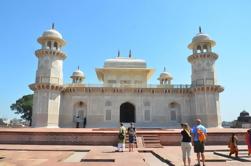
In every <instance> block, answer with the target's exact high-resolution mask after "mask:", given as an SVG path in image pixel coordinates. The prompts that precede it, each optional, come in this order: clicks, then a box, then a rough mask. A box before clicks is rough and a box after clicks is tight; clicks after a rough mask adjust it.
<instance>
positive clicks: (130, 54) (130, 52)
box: [129, 50, 132, 58]
mask: <svg viewBox="0 0 251 166" xmlns="http://www.w3.org/2000/svg"><path fill="white" fill-rule="evenodd" d="M131 57H132V51H131V50H130V51H129V58H131Z"/></svg>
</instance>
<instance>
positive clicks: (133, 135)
mask: <svg viewBox="0 0 251 166" xmlns="http://www.w3.org/2000/svg"><path fill="white" fill-rule="evenodd" d="M127 131H128V136H129V152H133V145H134V142H135V140H136V129H135V127H134V126H133V123H131V126H130V127H128V129H127Z"/></svg>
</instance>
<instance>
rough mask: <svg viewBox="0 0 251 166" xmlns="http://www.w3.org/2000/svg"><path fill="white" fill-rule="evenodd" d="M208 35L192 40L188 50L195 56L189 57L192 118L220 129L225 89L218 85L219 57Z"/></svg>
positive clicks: (197, 36) (200, 35)
mask: <svg viewBox="0 0 251 166" xmlns="http://www.w3.org/2000/svg"><path fill="white" fill-rule="evenodd" d="M215 44H216V43H215V41H213V40H212V39H211V38H210V37H209V36H208V35H207V34H204V33H202V31H201V27H199V33H198V34H197V35H196V36H195V37H194V38H193V39H192V42H191V43H190V44H189V45H188V48H189V49H191V50H192V51H193V54H192V55H190V56H189V57H188V61H189V62H190V63H191V65H192V76H191V80H192V81H191V82H192V87H191V91H192V93H193V97H194V99H193V102H194V103H193V104H192V107H191V108H192V111H193V115H192V117H191V118H200V119H201V120H202V121H204V124H206V126H208V127H218V126H220V125H221V118H220V107H219V93H220V92H222V91H223V90H224V89H223V87H221V86H220V85H217V78H216V69H215V65H214V64H215V61H216V60H217V58H218V55H217V54H216V53H214V52H213V51H212V48H213V47H214V46H215Z"/></svg>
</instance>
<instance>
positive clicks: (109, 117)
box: [105, 110, 112, 120]
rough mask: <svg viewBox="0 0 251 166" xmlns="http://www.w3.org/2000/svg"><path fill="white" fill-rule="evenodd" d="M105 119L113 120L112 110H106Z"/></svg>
mask: <svg viewBox="0 0 251 166" xmlns="http://www.w3.org/2000/svg"><path fill="white" fill-rule="evenodd" d="M105 120H112V111H111V110H106V111H105Z"/></svg>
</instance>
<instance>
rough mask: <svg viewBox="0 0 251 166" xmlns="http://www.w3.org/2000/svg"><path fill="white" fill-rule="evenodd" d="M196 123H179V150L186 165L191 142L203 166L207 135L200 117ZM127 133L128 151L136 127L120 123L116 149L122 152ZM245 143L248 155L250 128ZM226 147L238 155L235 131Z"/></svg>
mask: <svg viewBox="0 0 251 166" xmlns="http://www.w3.org/2000/svg"><path fill="white" fill-rule="evenodd" d="M195 122H196V125H195V126H193V127H192V128H190V127H189V125H188V123H181V127H182V131H181V136H182V139H181V150H182V159H183V163H184V165H185V166H186V165H187V164H186V163H188V166H190V165H191V150H192V144H193V146H194V152H195V153H196V155H197V161H198V163H197V164H196V166H200V162H201V161H202V165H203V166H205V155H204V150H205V141H206V137H207V129H206V128H205V127H204V126H203V125H202V124H201V120H200V119H196V121H195ZM127 133H128V139H129V152H132V151H133V148H134V144H135V143H136V129H135V126H134V124H133V123H131V124H130V127H128V128H127V129H126V128H125V127H124V125H123V123H121V124H120V128H119V134H118V140H119V143H118V149H117V151H119V152H123V151H124V150H125V141H126V134H127ZM246 143H247V145H248V155H249V156H250V155H251V129H249V130H247V133H246ZM228 147H229V149H230V153H229V156H231V155H232V154H235V157H238V138H237V136H236V134H235V133H233V134H232V135H231V137H230V139H229V141H228ZM186 160H187V161H186Z"/></svg>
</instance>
